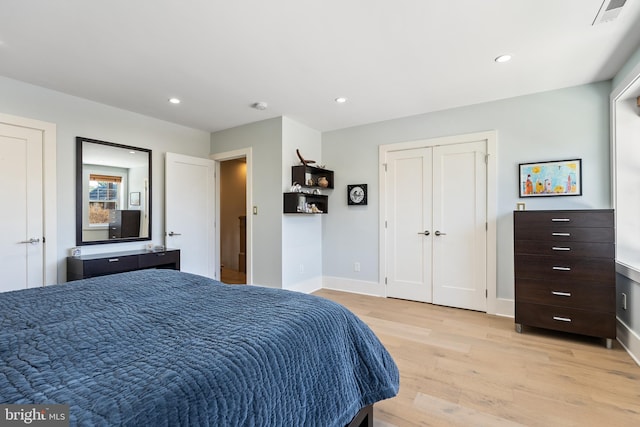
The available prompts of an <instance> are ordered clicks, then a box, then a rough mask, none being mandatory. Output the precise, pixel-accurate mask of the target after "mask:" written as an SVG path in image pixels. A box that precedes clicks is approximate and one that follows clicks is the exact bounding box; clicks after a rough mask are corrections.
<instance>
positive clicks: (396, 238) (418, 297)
mask: <svg viewBox="0 0 640 427" xmlns="http://www.w3.org/2000/svg"><path fill="white" fill-rule="evenodd" d="M386 179H387V183H386V188H387V191H388V193H387V208H388V210H387V218H388V220H387V295H388V296H390V297H395V298H403V299H410V300H415V301H423V302H431V239H432V230H431V211H432V208H431V187H432V182H431V149H430V148H421V149H415V150H404V151H393V152H390V153H389V154H388V157H387V174H386Z"/></svg>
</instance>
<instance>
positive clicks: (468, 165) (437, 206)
mask: <svg viewBox="0 0 640 427" xmlns="http://www.w3.org/2000/svg"><path fill="white" fill-rule="evenodd" d="M485 154H486V149H485V142H484V141H479V142H471V143H466V144H453V145H444V146H439V147H434V149H433V206H434V210H433V228H434V232H433V236H434V237H433V303H434V304H440V305H447V306H451V307H460V308H468V309H471V310H479V311H486V308H487V307H486V301H487V299H486V288H487V286H486V245H487V240H486V239H487V237H486V236H487V230H486V227H487V225H486V224H487V205H486V203H487V202H486V200H487V197H486V176H487V172H486V170H487V169H486V168H487V165H486V163H485V157H486V156H485Z"/></svg>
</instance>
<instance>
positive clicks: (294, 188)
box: [291, 182, 302, 193]
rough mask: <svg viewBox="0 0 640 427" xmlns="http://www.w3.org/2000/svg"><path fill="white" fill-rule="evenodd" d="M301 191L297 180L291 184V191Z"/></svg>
mask: <svg viewBox="0 0 640 427" xmlns="http://www.w3.org/2000/svg"><path fill="white" fill-rule="evenodd" d="M301 191H302V186H301V185H300V184H298V183H297V182H294V183H293V185H292V186H291V192H292V193H299V192H301Z"/></svg>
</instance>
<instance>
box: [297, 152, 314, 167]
mask: <svg viewBox="0 0 640 427" xmlns="http://www.w3.org/2000/svg"><path fill="white" fill-rule="evenodd" d="M296 154H297V155H298V158H299V159H300V161H301V162H302V164H303V165H305V166H307V165H309V164H311V163H315V162H316V161H315V160H306V159H305V158H304V157H302V154H300V150H298V149H297V148H296Z"/></svg>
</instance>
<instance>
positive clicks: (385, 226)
mask: <svg viewBox="0 0 640 427" xmlns="http://www.w3.org/2000/svg"><path fill="white" fill-rule="evenodd" d="M387 227H388V225H387V220H386V219H385V220H384V228H387Z"/></svg>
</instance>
